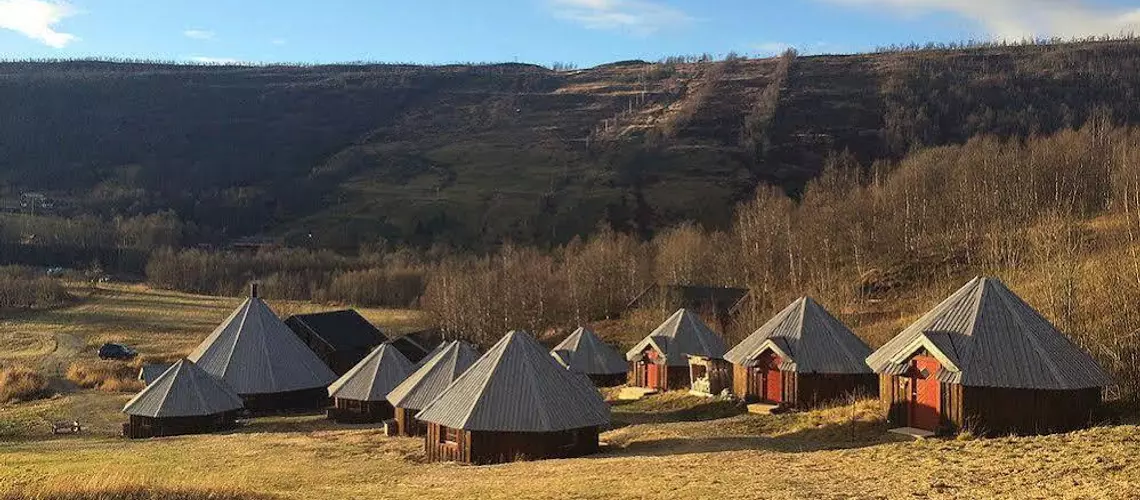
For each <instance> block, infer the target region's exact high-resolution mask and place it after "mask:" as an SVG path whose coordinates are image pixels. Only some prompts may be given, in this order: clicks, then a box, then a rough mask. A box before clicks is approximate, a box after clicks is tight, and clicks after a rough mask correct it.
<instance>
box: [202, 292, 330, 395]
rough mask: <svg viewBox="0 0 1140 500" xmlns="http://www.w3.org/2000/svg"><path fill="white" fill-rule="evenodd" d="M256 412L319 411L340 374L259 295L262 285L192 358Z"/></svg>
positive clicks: (205, 341)
mask: <svg viewBox="0 0 1140 500" xmlns="http://www.w3.org/2000/svg"><path fill="white" fill-rule="evenodd" d="M189 358H190V360H191V361H193V362H195V363H197V364H198V366H200V367H201V368H202V369H203V370H205V371H206V372H208V373H210V374H212V375H214V376H215V377H218V378H220V379H222V381H223V382H225V383H226V384H227V385H228V386H229V387H230V388H232V389H233V390H234V392H236V393H238V394H239V395H241V397H242V399H243V400H244V402H245V407H246V408H247V409H249V410H253V411H277V410H315V409H318V408H324V407H325V405H326V404H327V402H328V386H329V384H331V383H333V381H335V380H336V379H337V376H336V374H335V373H333V371H332V370H330V369H329V367H328V366H326V365H325V363H324V361H321V359H320V358H319V357H317V355H316V354H314V353H313V351H312V350H311V349H309V347H308V346H306V345H305V343H304V342H302V341H301V340H300V339H298V338H297V335H296V334H294V333H293V331H292V330H290V329H289V327H287V326H285V323H284V322H282V321H281V319H279V318H278V317H277V315H276V314H274V313H273V310H271V309H270V308H269V306H268V305H267V304H266V303H265V302H264V301H263V300H261V299H260V298H259V297H258V296H257V285H253V286H252V287H251V289H250V297H249V298H248V299H246V300H245V302H243V303H242V304H241V305H240V306H238V308H237V309H235V310H234V312H233V313H232V314H230V317H229V318H227V319H226V320H225V322H223V323H222V324H221V325H219V326H218V328H217V329H215V330H214V332H213V333H211V334H210V335H209V336H208V337H206V340H204V341H202V343H201V344H199V345H198V347H197V348H195V349H194V351H193V352H192V353H190V356H189Z"/></svg>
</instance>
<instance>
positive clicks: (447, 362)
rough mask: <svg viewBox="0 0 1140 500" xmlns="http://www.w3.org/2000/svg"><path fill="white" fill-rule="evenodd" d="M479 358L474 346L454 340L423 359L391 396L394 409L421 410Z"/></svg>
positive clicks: (390, 400) (392, 391)
mask: <svg viewBox="0 0 1140 500" xmlns="http://www.w3.org/2000/svg"><path fill="white" fill-rule="evenodd" d="M478 359H479V352H478V351H477V350H476V349H475V347H474V346H472V345H471V344H469V343H467V342H464V341H461V340H455V341H451V342H448V343H446V344H441V347H440V348H439V349H438V350H436V351H435V354H433V355H432V356H430V357H428V358H424V361H423V362H421V364H420V365H419V366H417V367H415V368H414V371H413V372H412V373H411V374H410V375H408V377H407V378H405V379H404V381H403V382H401V383H400V384H399V385H397V386H396V387H395V388H394V389H392V390H391V391H390V392H389V393H388V396H387V398H388V402H389V403H392V406H396V407H399V408H407V409H413V410H419V409H421V408H423V407H425V406H427V405H428V403H431V402H432V401H434V400H435V398H436V397H438V396H439V394H440V393H441V392H443V390H444V389H446V388H447V386H448V385H450V384H451V382H453V381H454V380H455V379H456V378H458V377H459V376H460V375H462V374H463V373H464V372H466V371H467V369H468V368H469V367H470V366H471V365H472V364H474V363H475V361H476V360H478Z"/></svg>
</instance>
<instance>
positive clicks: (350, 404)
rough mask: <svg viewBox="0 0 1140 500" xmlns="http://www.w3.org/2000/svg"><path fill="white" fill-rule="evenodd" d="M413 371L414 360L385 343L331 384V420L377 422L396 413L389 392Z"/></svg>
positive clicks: (349, 422) (329, 412) (329, 413)
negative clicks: (389, 400) (409, 359)
mask: <svg viewBox="0 0 1140 500" xmlns="http://www.w3.org/2000/svg"><path fill="white" fill-rule="evenodd" d="M411 373H412V363H411V361H408V358H405V357H404V355H403V354H400V351H397V350H396V348H395V347H392V346H391V345H390V344H383V345H381V346H380V347H377V348H376V349H375V350H373V351H372V352H371V353H370V354H369V355H368V356H367V357H365V358H364V359H363V360H361V361H360V363H358V364H357V365H356V366H354V367H352V369H351V370H349V371H348V373H345V374H344V376H342V377H341V378H339V379H337V381H336V382H333V383H332V385H330V386H329V397H330V398H333V407H332V408H330V409H329V410H328V417H329V420H334V421H336V422H341V423H348V424H366V423H377V422H383V421H385V420H388V419H390V418H392V417H393V416H394V413H393V411H392V404H391V403H389V402H388V393H389V392H391V391H392V389H395V388H396V386H397V385H399V384H400V383H401V382H403V381H404V379H406V378H407V377H408V375H410V374H411Z"/></svg>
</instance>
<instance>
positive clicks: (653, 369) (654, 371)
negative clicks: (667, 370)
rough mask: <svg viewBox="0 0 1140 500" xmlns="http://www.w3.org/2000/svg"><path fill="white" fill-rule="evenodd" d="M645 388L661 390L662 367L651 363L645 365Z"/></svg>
mask: <svg viewBox="0 0 1140 500" xmlns="http://www.w3.org/2000/svg"><path fill="white" fill-rule="evenodd" d="M645 379H646V381H645V387H648V388H650V389H660V388H661V368H660V365H658V364H657V363H654V362H652V361H650V362H649V363H646V365H645Z"/></svg>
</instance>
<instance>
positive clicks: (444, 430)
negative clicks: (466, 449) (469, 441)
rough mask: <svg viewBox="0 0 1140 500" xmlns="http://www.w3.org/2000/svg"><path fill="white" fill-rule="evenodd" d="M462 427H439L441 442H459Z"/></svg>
mask: <svg viewBox="0 0 1140 500" xmlns="http://www.w3.org/2000/svg"><path fill="white" fill-rule="evenodd" d="M461 432H462V430H461V429H453V428H451V427H444V426H442V425H441V426H440V427H439V442H440V443H442V444H459V437H460V433H461Z"/></svg>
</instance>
